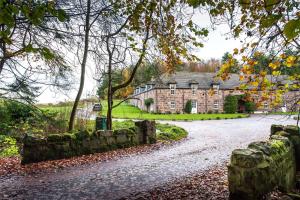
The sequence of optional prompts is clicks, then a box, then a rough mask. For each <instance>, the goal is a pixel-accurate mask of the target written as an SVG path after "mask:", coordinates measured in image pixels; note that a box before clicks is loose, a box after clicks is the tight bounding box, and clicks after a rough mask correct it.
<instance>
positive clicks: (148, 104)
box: [144, 98, 154, 111]
mask: <svg viewBox="0 0 300 200" xmlns="http://www.w3.org/2000/svg"><path fill="white" fill-rule="evenodd" d="M153 103H154V100H153V99H152V98H148V99H145V100H144V104H145V106H146V107H147V111H149V107H150V106H151V104H153Z"/></svg>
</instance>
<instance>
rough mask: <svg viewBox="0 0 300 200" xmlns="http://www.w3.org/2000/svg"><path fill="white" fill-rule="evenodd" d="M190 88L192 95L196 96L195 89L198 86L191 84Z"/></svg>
mask: <svg viewBox="0 0 300 200" xmlns="http://www.w3.org/2000/svg"><path fill="white" fill-rule="evenodd" d="M191 88H192V95H196V92H197V89H198V85H196V84H192V85H191Z"/></svg>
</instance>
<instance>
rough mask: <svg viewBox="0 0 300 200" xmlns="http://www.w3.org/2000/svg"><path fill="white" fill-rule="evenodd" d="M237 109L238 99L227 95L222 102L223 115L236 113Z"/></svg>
mask: <svg viewBox="0 0 300 200" xmlns="http://www.w3.org/2000/svg"><path fill="white" fill-rule="evenodd" d="M237 108H238V98H237V97H236V96H232V95H228V96H226V97H225V101H224V111H225V113H236V112H237Z"/></svg>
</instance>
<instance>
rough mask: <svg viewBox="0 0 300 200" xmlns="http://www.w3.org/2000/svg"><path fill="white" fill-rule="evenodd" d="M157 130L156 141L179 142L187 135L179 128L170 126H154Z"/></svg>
mask: <svg viewBox="0 0 300 200" xmlns="http://www.w3.org/2000/svg"><path fill="white" fill-rule="evenodd" d="M156 128H157V130H158V134H157V139H159V140H167V141H168V140H175V141H176V140H180V139H182V138H185V137H186V136H187V135H188V133H187V132H186V131H185V130H184V129H183V128H180V127H177V126H174V125H170V124H156Z"/></svg>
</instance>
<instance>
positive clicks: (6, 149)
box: [0, 135, 19, 157]
mask: <svg viewBox="0 0 300 200" xmlns="http://www.w3.org/2000/svg"><path fill="white" fill-rule="evenodd" d="M18 154H19V149H18V146H17V142H16V140H15V139H14V138H11V137H9V136H5V135H0V157H10V156H16V155H18Z"/></svg>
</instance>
